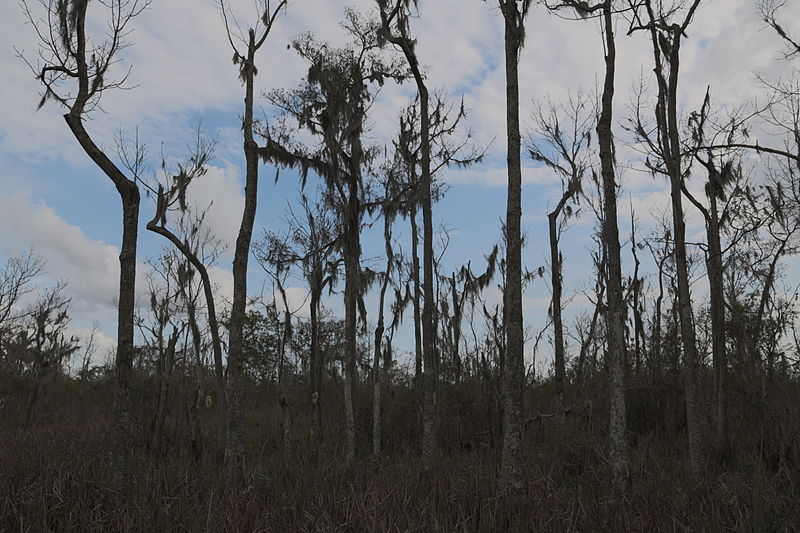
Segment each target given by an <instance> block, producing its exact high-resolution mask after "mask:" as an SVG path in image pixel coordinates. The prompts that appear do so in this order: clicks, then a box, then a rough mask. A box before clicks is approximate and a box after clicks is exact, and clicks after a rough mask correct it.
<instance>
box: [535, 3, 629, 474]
mask: <svg viewBox="0 0 800 533" xmlns="http://www.w3.org/2000/svg"><path fill="white" fill-rule="evenodd" d="M553 4H554V5H549V6H548V7H550V8H551V9H555V10H558V9H561V8H569V9H572V10H574V12H575V13H576V14H577V16H578V17H579V18H597V19H599V21H600V25H601V26H600V27H601V32H602V37H603V49H604V51H605V54H604V59H605V70H604V76H603V89H602V95H601V98H600V112H599V116H598V118H597V127H596V130H597V142H598V147H599V152H600V177H601V181H602V198H603V207H602V240H603V245H604V247H605V261H604V263H605V266H606V268H607V274H606V275H607V300H608V302H607V304H608V308H607V312H606V317H605V318H606V321H605V322H606V329H607V344H608V354H609V370H610V374H611V391H610V393H611V400H610V420H609V428H610V432H609V433H610V440H611V442H610V456H611V457H610V461H611V471H612V476H613V479H614V483H615V485H616V486H617V487H618V488H620V489H624V488H626V487H627V485H628V483H629V479H630V477H629V476H630V472H629V470H630V460H629V452H628V442H627V425H626V414H625V413H626V409H625V393H624V390H625V388H624V380H625V371H624V364H625V359H626V357H625V321H626V320H625V314H626V313H625V312H626V308H625V302H624V296H623V290H622V259H621V251H620V242H619V223H618V220H617V165H616V157H615V149H614V132H613V130H612V125H613V108H614V90H615V83H616V62H617V51H616V50H617V49H616V39H615V36H614V29H615V26H614V19H615V15H616V13H618V12H619V6H617V3H616V2H614V0H603V1H601V2H597V3H594V4H589V3H588V2H582V1H578V0H564V1H561V2H557V3H553Z"/></svg>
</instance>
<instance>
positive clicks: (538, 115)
mask: <svg viewBox="0 0 800 533" xmlns="http://www.w3.org/2000/svg"><path fill="white" fill-rule="evenodd" d="M594 111H595V110H594V109H592V108H590V107H588V106H587V102H586V101H585V98H584V96H583V93H581V92H578V93H577V95H576V96H575V97H570V99H569V101H568V102H567V103H566V104H563V105H559V106H557V105H555V104H553V103H552V102H549V103H548V106H547V108H544V107H542V106H541V105H538V106H537V107H536V109H535V111H534V114H533V122H534V127H533V130H532V131H531V132H530V133H529V138H528V142H527V149H528V154H529V155H530V157H531V159H533V160H534V161H538V162H541V163H544V164H546V165H547V166H548V167H549V168H551V169H553V171H554V172H555V173H556V174H557V175H558V176H559V178H561V190H562V192H561V198H560V199H559V200H558V202H557V203H556V206H555V207H554V208H553V210H552V211H550V213H549V214H548V215H547V220H548V227H549V237H550V282H551V286H552V291H553V297H552V303H551V304H550V313H551V314H552V317H553V345H554V351H555V378H556V386H555V390H556V414H557V415H558V416H559V417H562V416H563V412H564V382H565V376H566V363H565V357H564V350H565V347H564V324H563V320H562V317H561V312H562V306H563V303H562V292H563V275H562V273H563V267H562V264H563V257H562V254H561V251H560V250H559V240H560V238H561V233H562V231H563V230H564V227H565V225H566V223H567V220H568V219H569V218H570V217H571V216H572V215H574V214H576V213H575V212H574V211H573V209H572V206H571V205H570V202H573V203H575V202H577V200H578V195H579V194H580V193H581V190H582V189H581V187H582V181H583V176H584V174H585V173H586V172H587V170H588V169H589V166H590V160H589V155H590V154H589V153H588V152H589V149H590V145H591V139H592V135H591V130H592V128H593V127H594ZM562 121H565V122H566V124H565V125H564V126H562ZM562 213H563V214H564V217H563V218H562V216H561V215H562Z"/></svg>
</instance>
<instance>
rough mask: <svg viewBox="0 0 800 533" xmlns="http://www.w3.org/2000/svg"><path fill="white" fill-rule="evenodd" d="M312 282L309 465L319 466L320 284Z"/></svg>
mask: <svg viewBox="0 0 800 533" xmlns="http://www.w3.org/2000/svg"><path fill="white" fill-rule="evenodd" d="M317 279H318V278H317V277H316V276H315V281H314V282H313V284H314V287H313V288H312V294H311V365H310V366H311V464H312V465H313V466H315V467H316V466H318V465H319V454H320V446H321V444H322V406H321V405H320V386H321V385H322V354H321V353H320V349H319V299H320V292H321V287H320V285H321V283H320V284H317V283H316V280H317Z"/></svg>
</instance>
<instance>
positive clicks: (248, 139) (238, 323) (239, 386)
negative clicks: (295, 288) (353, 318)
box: [219, 0, 287, 481]
mask: <svg viewBox="0 0 800 533" xmlns="http://www.w3.org/2000/svg"><path fill="white" fill-rule="evenodd" d="M219 6H220V10H221V11H222V17H223V20H224V22H225V31H226V33H227V36H228V42H229V43H230V45H231V48H233V63H234V65H237V66H238V68H239V79H240V80H241V82H242V84H243V85H244V91H245V95H244V113H243V116H242V134H243V137H244V139H243V140H244V145H243V150H244V157H245V186H244V211H243V212H242V222H241V225H240V226H239V234H238V236H237V238H236V246H235V248H234V253H233V302H232V304H231V315H230V319H229V321H228V395H229V396H228V398H227V400H228V431H227V437H226V443H227V451H226V454H225V459H226V465H227V466H228V472H229V474H230V476H229V477H230V479H231V480H232V481H236V480H241V479H242V478H243V476H244V472H245V463H244V460H245V450H244V435H243V431H244V428H243V427H242V424H243V416H242V394H243V381H242V380H243V374H244V370H243V366H242V331H243V328H244V319H245V312H246V307H247V263H248V259H249V257H250V241H251V240H252V237H253V225H254V223H255V217H256V207H257V201H258V164H259V162H258V151H259V147H258V145H257V144H256V141H255V130H256V125H255V122H254V119H253V105H254V98H255V87H254V78H255V76H256V74H257V72H258V69H257V68H256V54H257V53H258V51H259V50H260V49H261V47H262V46H263V45H264V43H265V42H266V40H267V37H268V36H269V34H270V31H271V30H272V26H273V24H274V23H275V19H276V18H277V17H278V14H279V13H280V12H281V10H282V9H285V8H286V6H287V0H279V1H274V2H272V1H270V0H257V2H256V6H257V9H258V10H259V20H258V22H257V23H256V25H255V26H254V27H251V28H249V29H248V30H247V35H244V34H243V33H240V34H238V35H237V34H235V30H234V26H235V27H236V28H239V26H238V24H234V25H232V24H230V23H229V21H228V15H229V13H230V8H229V6H228V4H227V3H226V1H225V0H219Z"/></svg>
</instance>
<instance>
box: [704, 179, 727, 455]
mask: <svg viewBox="0 0 800 533" xmlns="http://www.w3.org/2000/svg"><path fill="white" fill-rule="evenodd" d="M710 178H711V179H712V180H714V182H715V183H712V189H713V190H714V191H715V193H716V187H717V186H718V184H717V183H716V179H715V177H714V176H710ZM715 193H713V194H711V195H709V201H710V207H711V209H710V212H709V215H710V217H709V220H708V221H707V222H708V228H707V236H708V259H707V261H706V269H707V271H708V281H709V289H710V290H709V292H710V307H711V351H712V355H713V362H714V411H715V416H714V448H715V450H716V453H717V457H718V458H719V459H721V460H725V459H726V458H727V455H728V428H727V394H726V390H727V373H728V359H727V353H726V350H727V348H726V331H725V327H726V326H725V285H724V283H725V282H724V279H723V263H722V245H721V242H720V227H719V226H720V225H719V210H718V207H717V197H716V194H715Z"/></svg>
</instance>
